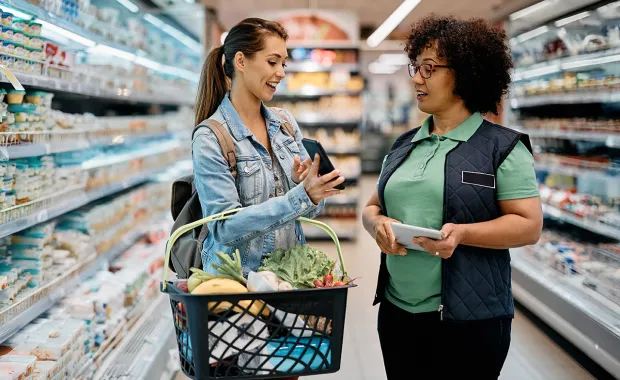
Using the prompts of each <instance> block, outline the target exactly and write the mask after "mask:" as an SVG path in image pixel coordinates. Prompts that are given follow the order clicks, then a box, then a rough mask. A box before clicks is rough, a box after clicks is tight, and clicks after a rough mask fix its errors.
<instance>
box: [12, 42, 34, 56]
mask: <svg viewBox="0 0 620 380" xmlns="http://www.w3.org/2000/svg"><path fill="white" fill-rule="evenodd" d="M13 54H15V55H16V56H18V57H22V58H28V56H29V55H30V52H29V51H28V50H26V47H25V46H24V45H22V43H21V42H15V50H14V52H13Z"/></svg>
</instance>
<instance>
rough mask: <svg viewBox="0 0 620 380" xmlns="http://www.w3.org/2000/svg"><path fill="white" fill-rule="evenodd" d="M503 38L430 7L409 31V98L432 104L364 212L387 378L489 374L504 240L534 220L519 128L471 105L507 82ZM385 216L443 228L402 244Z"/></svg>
mask: <svg viewBox="0 0 620 380" xmlns="http://www.w3.org/2000/svg"><path fill="white" fill-rule="evenodd" d="M506 42H507V41H506V36H505V34H504V33H503V32H502V31H499V30H496V29H494V28H492V27H491V26H489V25H488V24H487V23H486V22H485V21H482V20H470V21H462V20H457V19H455V18H451V17H437V16H431V17H428V18H425V19H423V20H422V21H420V22H419V23H417V24H415V25H414V26H413V29H412V32H411V35H410V36H409V38H408V41H407V46H406V49H405V50H406V51H407V53H408V55H409V58H410V59H411V62H412V63H411V65H410V66H409V74H410V75H411V76H412V78H413V85H414V86H415V90H416V92H417V99H418V107H419V108H420V110H421V111H423V112H425V113H428V114H430V115H431V116H430V117H429V118H428V119H427V120H426V121H425V122H424V123H423V124H422V126H421V127H419V128H416V129H414V130H412V131H410V132H407V133H405V134H404V135H402V136H400V137H399V138H398V139H397V141H396V142H395V143H394V145H393V147H392V149H391V151H390V152H389V154H388V155H387V156H386V158H385V161H384V163H383V169H382V172H381V177H380V179H379V183H378V189H377V191H376V192H375V193H374V194H373V196H372V197H371V198H370V199H369V201H368V203H367V206H366V208H365V210H364V213H363V221H364V227H365V228H366V230H367V231H368V233H370V234H371V235H372V236H373V237H375V238H376V241H377V244H378V245H379V247H380V248H381V251H382V252H383V253H382V260H381V268H380V272H379V281H378V287H377V293H376V300H375V304H376V303H378V302H381V306H380V308H379V318H378V331H379V339H380V341H381V349H382V351H383V359H384V364H385V369H386V372H387V375H388V379H390V380H400V379H407V380H409V379H465V378H472V379H477V380H482V379H497V378H498V376H499V374H500V371H501V368H502V366H503V364H504V361H505V359H506V355H507V353H508V348H509V346H510V333H511V322H512V318H513V317H514V304H513V298H512V292H511V277H510V255H509V252H508V249H509V248H514V247H520V246H524V245H529V244H534V243H535V242H536V241H537V240H538V238H539V236H540V233H541V228H542V211H541V204H540V199H539V194H538V187H537V184H536V179H535V174H534V168H533V157H532V153H531V148H530V144H529V139H528V138H527V136H524V135H521V134H519V133H517V132H515V131H513V130H510V129H507V128H504V127H502V126H499V125H495V124H492V123H490V122H488V121H485V120H484V119H483V118H482V116H481V115H483V114H487V113H493V114H497V112H498V105H499V103H500V101H501V98H502V96H504V95H505V94H506V92H507V89H508V85H509V82H510V74H509V70H510V69H511V68H512V62H511V58H510V53H509V49H508V47H507V45H506ZM391 222H398V223H404V224H409V225H414V226H420V227H426V228H433V229H438V230H441V231H442V235H443V239H442V240H440V241H435V240H430V239H418V238H416V239H415V240H414V242H416V243H418V244H419V245H420V246H422V247H423V248H424V250H425V252H421V251H413V250H406V249H405V248H404V247H403V246H401V245H399V244H398V243H396V242H395V240H394V235H393V233H392V230H391V228H390V223H391ZM399 346H400V348H399ZM403 346H404V348H403Z"/></svg>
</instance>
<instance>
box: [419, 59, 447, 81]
mask: <svg viewBox="0 0 620 380" xmlns="http://www.w3.org/2000/svg"><path fill="white" fill-rule="evenodd" d="M438 67H439V68H445V69H451V68H452V66H447V65H433V64H432V63H423V64H421V65H420V66H418V65H415V64H413V63H410V64H409V76H410V77H412V78H413V77H415V75H416V73H417V72H418V71H419V72H420V75H421V76H422V78H424V79H428V78H430V77H431V74H432V73H433V71H435V69H436V68H438Z"/></svg>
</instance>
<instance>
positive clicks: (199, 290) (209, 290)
mask: <svg viewBox="0 0 620 380" xmlns="http://www.w3.org/2000/svg"><path fill="white" fill-rule="evenodd" d="M247 292H248V288H246V287H245V286H243V285H241V284H240V283H239V282H237V281H235V280H231V279H228V278H213V279H210V280H207V281H205V282H203V283H202V284H200V285H198V286H197V287H196V288H195V289H194V291H193V292H192V294H226V293H247Z"/></svg>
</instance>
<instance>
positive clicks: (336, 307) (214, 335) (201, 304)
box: [161, 209, 355, 380]
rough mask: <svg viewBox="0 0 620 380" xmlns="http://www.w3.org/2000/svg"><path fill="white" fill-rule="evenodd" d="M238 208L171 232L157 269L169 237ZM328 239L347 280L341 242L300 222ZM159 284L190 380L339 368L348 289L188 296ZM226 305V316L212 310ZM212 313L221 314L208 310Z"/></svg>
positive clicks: (264, 376) (171, 285) (310, 372)
mask: <svg viewBox="0 0 620 380" xmlns="http://www.w3.org/2000/svg"><path fill="white" fill-rule="evenodd" d="M239 210H240V209H236V210H231V211H228V212H225V213H221V214H216V215H212V216H210V217H207V218H204V219H201V220H199V221H196V222H194V223H190V224H188V225H185V226H183V227H181V228H179V229H177V230H176V231H175V232H174V233H172V235H171V236H170V239H169V241H168V244H167V246H166V257H165V260H166V262H165V265H164V268H168V262H169V260H170V252H171V249H172V246H173V245H174V243H175V242H176V240H177V239H178V238H179V236H181V235H182V234H184V233H185V232H187V231H190V230H192V229H194V228H196V227H198V226H200V225H202V224H205V223H208V222H211V221H217V220H224V219H227V218H229V217H230V216H232V215H233V214H234V213H236V212H238V211H239ZM299 220H300V221H302V222H305V223H309V224H312V225H314V226H317V227H318V228H320V229H323V230H324V231H325V232H327V233H328V234H329V236H330V237H331V238H332V240H333V241H334V243H335V244H336V249H337V251H338V261H339V266H340V268H339V269H340V271H341V272H342V274H343V275H346V274H347V273H346V269H345V266H344V261H343V259H342V251H341V248H340V243H339V241H338V237H337V236H336V234H335V232H334V231H333V230H332V229H331V228H330V227H329V226H327V225H326V224H324V223H321V222H318V221H314V220H310V219H307V218H303V217H300V218H299ZM167 272H168V271H164V280H163V282H162V284H161V291H162V292H163V293H166V294H168V296H169V297H170V306H171V309H172V314H173V317H174V326H175V333H176V338H177V344H178V349H179V357H180V361H181V368H182V370H183V372H184V373H185V375H187V376H188V377H190V378H192V379H201V380H202V379H268V378H282V377H290V376H309V375H319V374H326V373H333V372H337V371H338V370H339V369H340V359H341V353H342V341H343V336H344V322H345V312H346V304H347V291H348V288H350V287H352V286H355V285H346V286H342V287H330V288H316V289H297V290H289V291H274V292H254V293H251V292H248V293H240V294H239V293H238V294H208V295H192V294H188V293H185V292H183V291H182V290H180V289H179V287H178V285H179V283H180V282H182V281H187V280H177V281H167ZM223 304H226V305H227V306H228V307H227V308H226V309H227V311H224V312H221V310H222V308H218V306H220V305H223ZM216 309H218V310H219V311H220V312H215V310H216Z"/></svg>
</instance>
